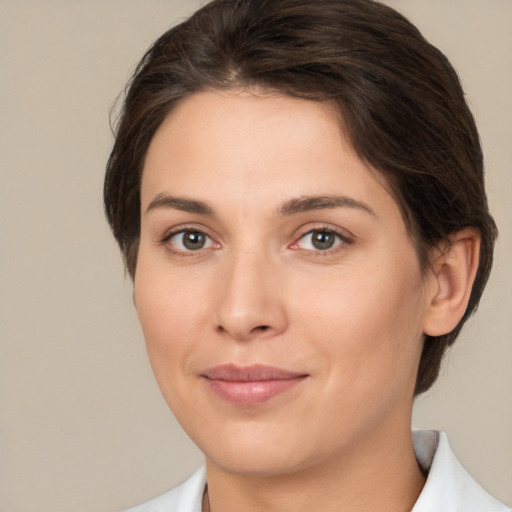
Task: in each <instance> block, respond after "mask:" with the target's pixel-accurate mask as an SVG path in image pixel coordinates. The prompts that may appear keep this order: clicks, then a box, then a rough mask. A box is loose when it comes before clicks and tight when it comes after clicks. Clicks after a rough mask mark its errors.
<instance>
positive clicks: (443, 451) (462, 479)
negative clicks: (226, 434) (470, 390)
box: [125, 430, 512, 512]
mask: <svg viewBox="0 0 512 512" xmlns="http://www.w3.org/2000/svg"><path fill="white" fill-rule="evenodd" d="M413 444H414V451H415V453H416V458H417V459H418V463H419V464H420V466H421V467H422V469H423V470H424V471H425V472H428V476H427V481H426V483H425V486H424V487H423V490H422V491H421V494H420V496H419V498H418V500H417V501H416V504H415V505H414V507H413V509H412V511H411V512H512V510H511V509H510V508H508V507H507V506H505V505H504V504H503V503H500V502H499V501H498V500H496V499H495V498H493V497H492V496H491V495H490V494H488V493H487V492H486V491H484V490H483V489H482V487H480V485H479V484H478V483H477V482H475V480H473V478H471V476H470V475H469V474H468V473H467V472H466V470H465V469H464V468H463V467H462V466H461V464H460V463H459V461H458V460H457V458H456V457H455V455H454V453H453V452H452V450H451V448H450V445H449V444H448V438H447V437H446V434H445V433H444V432H438V431H436V430H416V431H413ZM205 485H206V469H205V468H204V467H202V468H200V469H199V470H198V471H196V472H195V473H194V474H193V475H192V476H191V477H190V478H189V479H188V480H187V481H186V482H185V483H184V484H182V485H180V486H179V487H177V488H176V489H173V490H172V491H169V492H167V493H165V494H163V495H162V496H159V497H158V498H155V499H153V500H151V501H148V502H146V503H144V504H143V505H139V506H138V507H135V508H133V509H130V510H127V511H125V512H168V511H171V510H172V511H179V512H201V502H202V497H203V492H204V488H205Z"/></svg>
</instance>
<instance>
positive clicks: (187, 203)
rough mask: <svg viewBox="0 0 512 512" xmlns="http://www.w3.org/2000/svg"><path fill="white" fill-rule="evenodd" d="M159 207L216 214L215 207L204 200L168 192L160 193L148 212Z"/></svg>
mask: <svg viewBox="0 0 512 512" xmlns="http://www.w3.org/2000/svg"><path fill="white" fill-rule="evenodd" d="M157 208H172V209H174V210H180V211H182V212H188V213H197V214H199V215H210V216H213V215H214V211H213V208H212V207H211V206H209V205H208V204H206V203H205V202H203V201H197V200H196V199H187V198H186V197H174V196H169V195H167V194H163V193H161V194H158V195H156V196H155V198H154V199H153V200H152V201H151V203H149V206H148V207H147V209H146V213H148V212H149V211H151V210H155V209H157Z"/></svg>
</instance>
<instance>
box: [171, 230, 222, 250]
mask: <svg viewBox="0 0 512 512" xmlns="http://www.w3.org/2000/svg"><path fill="white" fill-rule="evenodd" d="M164 242H165V243H168V244H170V245H171V246H172V248H173V249H175V250H177V251H182V252H190V251H199V250H201V249H208V248H210V247H213V246H214V243H213V240H212V239H211V238H210V237H209V236H208V235H207V234H206V233H203V232H202V231H198V230H192V229H183V230H181V231H178V232H176V233H171V234H170V235H169V236H167V237H166V239H165V240H164Z"/></svg>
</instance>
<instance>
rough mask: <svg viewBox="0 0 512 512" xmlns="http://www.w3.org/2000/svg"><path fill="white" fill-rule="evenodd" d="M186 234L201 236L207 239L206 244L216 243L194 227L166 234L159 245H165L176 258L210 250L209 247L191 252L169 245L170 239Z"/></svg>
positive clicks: (181, 228)
mask: <svg viewBox="0 0 512 512" xmlns="http://www.w3.org/2000/svg"><path fill="white" fill-rule="evenodd" d="M186 233H194V234H197V235H202V236H204V237H205V238H206V239H207V242H206V243H212V244H216V242H214V241H213V239H212V237H211V236H209V235H208V234H207V233H206V232H205V231H203V230H202V229H198V228H195V227H180V228H177V229H175V230H173V231H171V232H169V233H166V235H165V236H164V237H163V238H162V239H161V240H160V244H161V245H165V246H166V247H167V248H168V249H169V250H170V251H171V252H172V253H173V254H175V255H177V256H184V257H190V256H196V255H197V254H199V253H200V252H202V250H203V249H210V247H201V248H199V249H197V250H193V249H189V250H186V249H178V248H176V247H173V244H171V243H170V241H171V240H172V238H173V237H175V236H177V235H180V234H181V235H185V234H186ZM216 245H218V244H216Z"/></svg>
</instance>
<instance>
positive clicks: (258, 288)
mask: <svg viewBox="0 0 512 512" xmlns="http://www.w3.org/2000/svg"><path fill="white" fill-rule="evenodd" d="M221 287H222V288H221V290H220V295H219V301H218V304H217V312H216V313H217V316H216V320H217V329H218V330H219V331H220V332H223V333H225V334H227V335H229V336H230V337H231V338H233V339H234V340H236V341H247V340H251V339H254V338H271V337H273V336H276V335H279V334H281V333H282V332H283V331H285V330H286V328H287V325H288V319H287V314H286V307H285V301H284V300H282V297H283V289H282V279H281V276H280V272H279V269H278V268H277V265H276V264H275V262H272V261H271V259H270V258H264V257H262V256H258V255H256V254H251V253H247V252H246V253H244V254H241V255H239V256H238V257H233V259H232V261H230V262H226V267H225V269H224V279H223V280H222V281H221Z"/></svg>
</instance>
